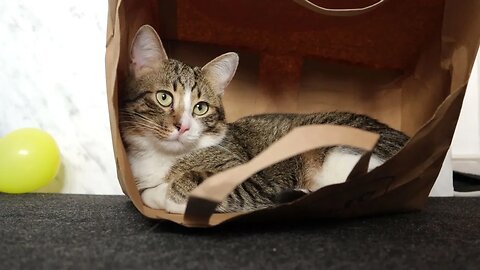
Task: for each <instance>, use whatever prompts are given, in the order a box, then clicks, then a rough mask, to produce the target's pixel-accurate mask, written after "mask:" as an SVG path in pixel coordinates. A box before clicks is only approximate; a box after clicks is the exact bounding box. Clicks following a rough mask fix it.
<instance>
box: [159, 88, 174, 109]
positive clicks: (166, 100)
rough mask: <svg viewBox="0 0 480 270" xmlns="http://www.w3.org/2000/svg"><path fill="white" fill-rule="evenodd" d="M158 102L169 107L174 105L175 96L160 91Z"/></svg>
mask: <svg viewBox="0 0 480 270" xmlns="http://www.w3.org/2000/svg"><path fill="white" fill-rule="evenodd" d="M157 100H158V103H160V105H162V106H163V107H169V106H170V105H172V103H173V96H172V94H170V93H169V92H167V91H158V92H157Z"/></svg>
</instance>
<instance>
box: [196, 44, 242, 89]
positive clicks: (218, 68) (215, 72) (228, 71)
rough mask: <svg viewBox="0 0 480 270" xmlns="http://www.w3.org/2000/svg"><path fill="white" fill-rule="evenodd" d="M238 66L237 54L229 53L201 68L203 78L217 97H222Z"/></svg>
mask: <svg viewBox="0 0 480 270" xmlns="http://www.w3.org/2000/svg"><path fill="white" fill-rule="evenodd" d="M237 66H238V54H236V53H234V52H229V53H226V54H222V55H220V56H219V57H217V58H215V59H213V60H212V61H210V62H208V63H207V64H206V65H205V66H203V67H202V71H203V74H204V75H205V78H206V79H207V80H208V81H209V82H210V84H211V86H212V87H213V89H214V90H215V92H216V93H217V94H218V95H222V94H223V91H224V90H225V88H226V87H227V86H228V84H229V83H230V81H231V80H232V78H233V75H235V71H236V70H237Z"/></svg>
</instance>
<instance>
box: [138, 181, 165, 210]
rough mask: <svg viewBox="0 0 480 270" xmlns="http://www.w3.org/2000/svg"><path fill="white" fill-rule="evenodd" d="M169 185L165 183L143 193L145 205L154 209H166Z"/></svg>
mask: <svg viewBox="0 0 480 270" xmlns="http://www.w3.org/2000/svg"><path fill="white" fill-rule="evenodd" d="M167 191H168V184H167V183H163V184H160V185H158V186H156V187H153V188H147V189H145V190H144V191H143V193H142V201H143V203H144V204H145V205H146V206H148V207H150V208H153V209H165V208H166V201H167Z"/></svg>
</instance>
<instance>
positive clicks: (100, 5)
mask: <svg viewBox="0 0 480 270" xmlns="http://www.w3.org/2000/svg"><path fill="white" fill-rule="evenodd" d="M107 3H108V1H98V0H84V1H74V0H64V1H58V0H57V1H52V0H47V1H37V0H17V1H0V37H1V38H0V108H1V109H0V136H3V135H5V134H7V133H8V132H10V131H12V130H14V129H17V128H21V127H38V128H42V129H44V130H46V131H48V132H49V133H51V134H52V135H53V136H54V138H55V139H56V140H57V142H58V144H59V146H60V149H61V152H62V162H63V168H62V170H61V172H60V174H59V176H58V177H57V178H56V179H55V181H54V182H53V183H52V184H51V185H50V186H48V187H46V188H44V189H42V190H41V191H43V192H62V193H89V194H121V190H120V187H119V185H118V182H117V178H116V172H115V163H114V158H113V152H112V148H111V140H110V129H109V123H108V111H107V102H106V90H105V78H104V53H105V31H106V16H107ZM478 72H479V71H478V61H477V66H476V69H475V71H474V72H473V75H472V81H471V83H470V86H469V89H468V90H467V97H466V100H465V104H464V110H463V111H462V115H461V119H460V122H459V125H458V130H457V133H456V135H455V140H454V144H453V147H452V155H453V162H454V163H453V166H454V168H456V169H462V170H463V169H464V170H465V171H475V170H477V171H478V168H480V166H478V160H479V156H480V141H479V140H480V139H479V138H480V127H479V123H480V109H479V104H480V95H479V82H480V77H479V74H478ZM450 166H451V165H450V160H449V159H447V160H446V161H445V165H444V168H443V170H442V172H441V174H440V177H439V179H440V180H439V181H437V183H436V185H435V187H434V190H433V191H432V194H433V195H451V193H452V192H453V191H452V184H451V183H452V178H451V169H450Z"/></svg>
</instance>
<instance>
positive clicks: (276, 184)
mask: <svg viewBox="0 0 480 270" xmlns="http://www.w3.org/2000/svg"><path fill="white" fill-rule="evenodd" d="M130 55H131V65H130V79H129V80H128V84H127V87H126V89H124V90H125V91H124V94H123V96H122V102H121V110H120V125H121V133H122V138H123V140H124V142H125V144H126V147H127V153H128V158H129V162H130V164H131V168H132V171H133V174H134V176H135V181H136V184H137V187H138V189H139V190H140V191H141V196H142V200H143V202H144V204H145V205H147V206H148V207H151V208H155V209H166V210H167V211H169V212H172V213H184V211H185V208H186V200H187V197H188V194H189V192H190V191H192V190H193V189H194V188H195V187H197V186H198V185H199V183H201V182H202V181H203V180H204V179H205V178H206V177H208V176H210V175H212V174H215V173H218V172H221V171H224V170H226V169H228V168H232V167H235V166H237V165H240V164H243V163H245V162H247V161H249V160H250V159H252V158H253V157H254V156H255V155H257V154H259V153H260V152H262V151H263V150H264V149H265V148H266V147H268V146H269V145H271V144H272V143H273V142H275V141H276V140H278V139H279V138H280V137H282V136H283V135H285V134H286V133H288V132H289V131H290V130H292V128H294V127H298V126H302V125H310V124H335V125H344V126H351V127H357V128H361V129H364V130H368V131H372V132H376V133H379V134H380V135H381V136H380V141H379V143H378V145H377V146H376V148H375V150H374V152H373V156H372V158H371V160H370V165H369V169H370V170H371V169H373V168H375V167H377V166H379V165H380V164H382V163H383V162H384V161H385V160H387V159H388V158H390V157H391V156H392V155H394V154H395V153H397V152H398V151H399V150H400V148H401V147H402V146H403V145H404V144H405V143H406V141H407V140H408V137H407V136H406V135H405V134H403V133H401V132H399V131H397V130H394V129H392V128H389V127H388V126H387V125H385V124H382V123H379V122H377V121H376V120H374V119H372V118H370V117H368V116H364V115H359V114H354V113H348V112H329V113H314V114H264V115H254V116H249V117H245V118H242V119H240V120H237V121H235V122H233V123H227V122H226V120H225V112H224V108H223V105H222V95H223V92H224V90H225V88H226V87H227V85H228V84H229V82H230V80H231V79H232V77H233V76H234V74H235V70H236V68H237V65H238V56H237V54H235V53H226V54H223V55H221V56H219V57H217V58H215V59H213V60H212V61H210V62H209V63H207V64H206V65H205V66H203V67H202V68H199V67H190V66H188V65H186V64H184V63H182V62H179V61H177V60H173V59H168V58H167V55H166V53H165V50H164V48H163V46H162V43H161V41H160V38H159V37H158V35H157V33H156V32H155V30H154V29H153V28H152V27H150V26H148V25H144V26H142V27H141V28H140V29H139V30H138V32H137V34H136V36H135V38H134V41H133V43H132V46H131V53H130ZM360 154H361V153H360V151H359V150H355V149H352V148H348V147H341V146H338V147H328V148H322V149H317V150H314V151H310V152H307V153H305V154H302V155H299V156H297V157H293V158H290V159H288V160H285V161H283V162H280V163H278V164H276V165H273V166H271V167H270V168H267V169H265V170H263V171H261V172H259V173H258V174H256V175H254V176H252V177H251V178H250V179H248V180H247V181H246V182H244V183H243V184H242V185H240V186H239V187H238V188H236V189H235V190H234V191H233V192H232V193H231V194H230V195H229V196H228V198H227V199H226V200H225V201H224V202H222V203H221V204H220V205H219V206H218V207H217V211H218V212H232V211H235V212H236V211H251V210H255V209H261V208H265V207H271V206H274V205H276V204H278V203H279V198H280V197H279V195H280V194H282V193H284V192H288V191H293V190H306V191H314V190H317V189H319V188H321V187H323V186H326V185H330V184H334V183H340V182H343V181H345V180H346V177H347V176H348V174H349V172H350V170H351V169H352V168H353V166H354V165H355V163H356V162H357V161H358V159H359V157H360Z"/></svg>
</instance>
